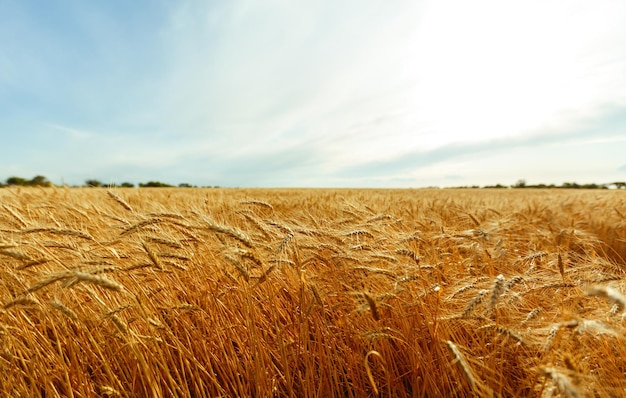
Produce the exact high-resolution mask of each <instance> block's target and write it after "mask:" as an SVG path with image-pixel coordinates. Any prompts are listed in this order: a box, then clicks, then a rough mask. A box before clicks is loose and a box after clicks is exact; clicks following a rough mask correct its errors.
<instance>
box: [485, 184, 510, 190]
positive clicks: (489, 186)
mask: <svg viewBox="0 0 626 398" xmlns="http://www.w3.org/2000/svg"><path fill="white" fill-rule="evenodd" d="M485 188H497V189H502V188H508V187H507V186H506V185H502V184H496V185H485Z"/></svg>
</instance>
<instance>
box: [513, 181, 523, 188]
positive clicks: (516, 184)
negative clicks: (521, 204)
mask: <svg viewBox="0 0 626 398" xmlns="http://www.w3.org/2000/svg"><path fill="white" fill-rule="evenodd" d="M512 187H513V188H526V180H524V179H521V180H517V182H516V183H515V184H514V185H512Z"/></svg>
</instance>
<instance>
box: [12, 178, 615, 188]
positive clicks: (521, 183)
mask: <svg viewBox="0 0 626 398" xmlns="http://www.w3.org/2000/svg"><path fill="white" fill-rule="evenodd" d="M52 185H54V184H52V183H51V182H50V181H48V179H47V178H46V177H44V176H41V175H38V176H35V177H33V178H32V179H30V180H27V179H26V178H22V177H15V176H14V177H9V178H7V179H6V182H5V183H2V182H0V187H3V186H40V187H50V186H52ZM82 186H83V187H96V188H97V187H121V188H134V187H135V184H133V183H132V182H123V183H121V184H118V183H112V184H105V183H103V182H101V181H100V180H96V179H88V180H85V184H84V185H82ZM138 186H139V188H173V187H175V185H170V184H166V183H164V182H160V181H148V182H146V183H143V182H140V183H139V184H138ZM178 187H179V188H198V186H196V185H191V184H188V183H180V184H178ZM610 187H615V188H617V189H622V188H626V182H624V181H616V182H609V183H603V184H597V183H590V184H578V183H576V182H564V183H563V184H561V185H555V184H534V185H529V184H527V183H526V180H518V181H517V182H516V183H515V184H512V185H502V184H496V185H485V186H482V187H481V186H479V185H470V186H467V185H464V186H457V187H450V188H492V189H503V188H539V189H542V188H543V189H545V188H565V189H609V188H610ZM202 188H219V187H218V186H203V187H202ZM431 188H439V187H431Z"/></svg>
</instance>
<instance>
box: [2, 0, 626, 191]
mask: <svg viewBox="0 0 626 398" xmlns="http://www.w3.org/2000/svg"><path fill="white" fill-rule="evenodd" d="M624 21H626V2H624V1H622V0H616V1H609V0H597V1H594V2H589V1H546V0H542V1H533V0H530V1H519V2H516V1H511V2H502V1H497V0H490V1H488V0H476V1H472V2H468V1H462V0H456V1H452V0H437V1H435V0H432V1H418V0H410V1H409V0H406V1H403V0H391V1H388V0H387V1H383V0H381V1H377V0H361V1H342V2H338V1H330V0H318V1H306V2H304V1H302V2H294V1H287V0H284V1H283V0H255V1H244V0H232V1H194V0H188V1H185V0H182V1H165V0H145V1H143V0H136V1H121V0H111V1H101V2H86V1H80V0H62V1H54V2H52V1H34V0H22V1H18V0H15V1H9V0H0V140H1V141H0V180H5V179H6V178H8V177H10V176H20V177H25V178H31V177H33V176H34V175H38V174H41V175H45V176H46V177H48V178H49V179H50V180H51V181H52V182H54V183H61V182H65V183H68V184H82V183H83V182H84V181H85V180H86V179H90V178H96V179H99V180H101V181H103V182H105V183H115V182H118V183H119V182H123V181H130V182H134V183H137V182H145V181H148V180H159V181H163V182H167V183H171V184H177V183H181V182H187V183H191V184H197V185H220V186H233V187H236V186H240V187H254V186H263V187H277V186H280V187H424V186H434V185H436V186H457V185H474V184H477V185H487V184H496V183H503V184H512V183H515V182H516V181H517V180H518V179H522V178H523V179H526V180H527V181H528V182H529V183H542V182H543V183H557V184H560V183H562V182H565V181H576V182H580V183H584V182H611V181H623V180H626V156H625V155H624V154H625V153H626V23H624Z"/></svg>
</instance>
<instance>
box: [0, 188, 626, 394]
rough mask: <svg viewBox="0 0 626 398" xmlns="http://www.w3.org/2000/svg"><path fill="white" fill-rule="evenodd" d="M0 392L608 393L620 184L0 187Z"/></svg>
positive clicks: (617, 336) (625, 386) (620, 305)
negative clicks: (573, 187)
mask: <svg viewBox="0 0 626 398" xmlns="http://www.w3.org/2000/svg"><path fill="white" fill-rule="evenodd" d="M0 203H1V206H0V305H1V308H2V309H0V345H1V348H0V395H2V396H23V397H26V396H28V397H31V396H32V397H34V396H45V397H57V396H62V397H98V396H101V397H118V396H119V397H369V396H385V397H438V396H468V397H470V396H473V397H492V396H496V397H498V396H503V397H550V396H554V397H557V396H566V397H567V396H569V397H586V396H594V397H596V396H597V397H612V396H620V395H623V394H624V391H626V375H625V372H626V339H625V336H626V321H625V319H624V318H625V315H624V311H625V309H626V308H625V307H626V298H625V297H624V295H623V293H624V292H626V284H625V283H624V282H625V279H624V277H625V275H626V264H625V262H624V258H626V219H625V217H624V215H625V214H626V195H625V194H624V193H623V192H622V191H617V190H612V191H598V190H595V191H578V190H577V191H566V190H347V189H346V190H315V189H310V190H305V189H301V190H297V189H293V190H287V189H285V190H278V189H277V190H269V189H266V190H263V189H120V188H113V189H111V190H107V189H86V188H81V189H70V188H45V189H44V188H39V189H37V188H30V189H25V188H21V189H19V188H5V189H2V190H0Z"/></svg>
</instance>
